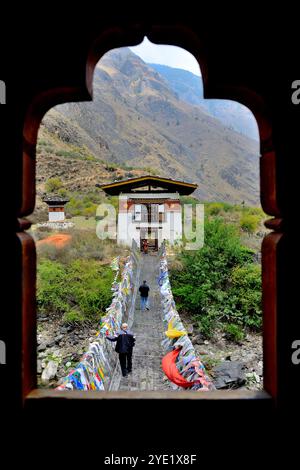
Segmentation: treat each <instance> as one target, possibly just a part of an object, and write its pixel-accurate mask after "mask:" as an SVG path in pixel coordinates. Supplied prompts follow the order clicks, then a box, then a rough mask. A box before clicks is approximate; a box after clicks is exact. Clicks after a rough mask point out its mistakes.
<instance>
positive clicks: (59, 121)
mask: <svg viewBox="0 0 300 470" xmlns="http://www.w3.org/2000/svg"><path fill="white" fill-rule="evenodd" d="M42 131H44V132H47V133H48V135H52V136H54V138H55V139H56V141H60V142H63V144H62V145H64V146H71V147H72V149H73V150H72V151H73V152H74V148H75V149H77V153H78V149H84V152H85V153H86V154H90V155H91V156H92V159H93V158H94V159H95V160H96V161H95V162H94V163H95V165H96V163H97V161H100V164H102V166H103V165H104V162H109V163H111V164H115V165H116V166H119V167H122V166H123V167H124V165H127V166H128V167H129V168H130V167H133V168H135V167H138V168H140V169H142V173H148V172H149V171H151V172H153V173H155V174H159V175H162V176H166V177H170V178H179V179H184V180H187V181H195V182H197V183H198V184H199V189H198V190H197V194H195V195H196V196H198V197H199V198H201V199H203V200H225V201H230V202H236V203H241V201H245V202H246V203H249V204H254V205H257V204H258V143H257V142H256V141H254V140H251V139H249V138H248V137H246V136H244V135H241V134H240V133H238V132H235V131H233V130H232V129H229V128H228V127H226V126H225V125H224V124H223V123H222V122H221V121H220V120H217V119H215V118H214V117H212V116H211V115H209V114H208V112H207V111H206V110H205V109H204V108H203V107H201V106H199V105H198V104H195V105H193V104H191V103H188V102H187V101H186V100H183V99H180V96H179V95H178V93H177V92H176V90H173V89H172V88H171V85H170V83H169V82H168V81H167V80H166V79H165V78H164V77H163V76H162V75H160V74H159V73H158V72H157V71H155V70H154V69H153V68H151V67H150V66H149V65H147V64H145V63H144V62H143V61H142V60H141V59H140V58H139V57H137V56H136V55H135V54H133V53H132V52H131V51H130V50H129V49H127V48H122V49H117V50H114V51H111V52H109V53H108V54H106V55H105V56H104V57H103V58H102V59H101V61H100V62H99V64H98V65H97V68H96V70H95V76H94V99H93V102H90V103H69V104H64V105H60V106H57V107H56V108H55V109H53V110H51V111H50V112H49V113H47V115H46V117H45V118H44V120H43V126H42ZM67 153H68V151H67ZM75 153H76V152H75ZM79 153H80V152H79ZM40 155H43V152H41V154H40ZM61 156H62V158H63V157H64V156H63V154H61ZM41 158H42V157H40V169H41V167H42V166H43V168H44V170H45V168H46V167H45V165H42V163H41V162H42V159H41ZM66 158H68V157H66ZM69 158H71V156H70V155H69ZM68 161H69V162H70V159H68ZM101 161H102V163H101ZM94 163H93V164H94ZM45 164H46V162H45ZM81 164H82V165H85V170H84V171H86V170H87V168H88V166H87V165H86V159H81V161H80V165H81ZM104 166H105V165H104ZM104 166H103V168H104ZM53 168H56V167H54V166H52V169H53ZM69 168H72V165H70V166H69ZM41 171H43V170H41ZM49 171H50V169H49ZM55 171H56V170H55ZM99 171H100V168H99V170H98V168H97V169H96V166H95V168H93V169H91V175H93V177H94V175H95V172H98V175H100V173H99ZM44 173H45V174H47V173H48V170H45V171H44ZM50 173H51V176H53V171H50ZM125 173H126V172H124V176H125V177H126V175H125ZM80 174H81V172H80V171H79V170H78V169H77V170H76V175H77V178H80ZM49 176H50V175H49ZM74 176H75V175H74ZM106 176H107V177H108V179H109V178H111V179H115V178H114V175H111V174H108V175H106ZM119 177H120V175H119ZM90 183H91V184H92V181H91V182H90Z"/></svg>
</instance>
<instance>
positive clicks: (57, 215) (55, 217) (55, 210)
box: [43, 195, 69, 222]
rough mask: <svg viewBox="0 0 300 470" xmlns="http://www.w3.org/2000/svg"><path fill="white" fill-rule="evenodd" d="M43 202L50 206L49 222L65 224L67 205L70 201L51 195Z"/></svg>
mask: <svg viewBox="0 0 300 470" xmlns="http://www.w3.org/2000/svg"><path fill="white" fill-rule="evenodd" d="M43 202H45V203H46V204H47V205H48V222H64V220H65V204H67V202H69V199H67V198H65V197H61V196H56V195H53V196H52V195H51V196H46V197H44V198H43Z"/></svg>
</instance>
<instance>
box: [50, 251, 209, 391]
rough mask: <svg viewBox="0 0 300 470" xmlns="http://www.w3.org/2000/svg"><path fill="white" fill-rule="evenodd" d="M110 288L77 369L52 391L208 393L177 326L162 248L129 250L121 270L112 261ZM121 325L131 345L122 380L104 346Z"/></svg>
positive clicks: (180, 326) (187, 341)
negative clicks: (143, 305) (143, 294)
mask: <svg viewBox="0 0 300 470" xmlns="http://www.w3.org/2000/svg"><path fill="white" fill-rule="evenodd" d="M112 267H113V269H114V270H115V271H116V274H115V280H114V282H113V285H112V290H113V299H112V303H111V305H110V307H109V308H108V309H107V312H106V315H105V316H104V317H103V318H102V321H101V324H100V329H99V332H98V334H97V336H96V337H95V340H94V341H93V342H91V343H90V347H89V350H88V351H87V352H86V353H85V354H84V355H83V357H82V359H81V361H80V362H79V364H78V365H77V366H76V367H75V368H74V369H73V370H71V371H70V372H69V374H68V375H67V377H65V378H64V380H63V381H62V383H61V384H60V385H59V386H58V387H57V389H58V390H73V389H80V390H106V391H112V390H120V391H128V390H137V391H154V390H174V391H176V390H182V389H185V390H197V391H207V390H213V389H214V386H213V383H212V381H211V379H210V378H209V376H208V375H207V373H206V371H205V368H204V366H203V364H202V363H201V361H200V360H199V358H197V356H196V353H195V350H194V348H193V345H192V343H191V341H190V339H189V337H188V335H187V332H186V330H185V328H184V326H183V324H182V322H181V319H180V316H179V314H178V312H177V310H176V304H175V302H174V299H173V295H172V290H171V285H170V281H169V276H168V264H167V256H166V249H165V246H164V245H162V246H161V248H160V250H159V251H158V252H150V253H149V254H147V255H145V254H142V253H140V252H139V250H138V249H137V246H136V245H135V244H134V245H133V247H132V250H131V254H130V256H129V257H128V258H127V259H126V260H125V262H124V263H123V265H122V266H121V263H120V259H119V258H117V259H116V260H114V262H113V264H112ZM143 280H147V283H148V285H149V287H150V296H149V303H150V309H149V310H141V309H140V298H139V295H138V287H139V285H140V284H141V283H142V281H143ZM124 321H126V322H127V323H128V325H129V328H130V330H132V332H133V334H134V336H135V338H136V341H135V347H134V348H133V356H132V363H133V368H132V373H131V374H129V375H128V376H126V377H122V374H121V369H120V365H119V361H118V354H117V353H116V352H115V350H114V349H115V343H111V342H110V341H107V340H106V338H105V336H106V335H107V334H110V335H114V334H116V333H117V332H118V330H119V329H120V326H121V323H122V322H124Z"/></svg>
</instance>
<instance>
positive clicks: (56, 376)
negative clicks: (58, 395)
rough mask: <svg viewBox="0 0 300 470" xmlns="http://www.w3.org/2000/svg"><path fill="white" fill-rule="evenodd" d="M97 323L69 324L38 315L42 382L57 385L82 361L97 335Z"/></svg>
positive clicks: (39, 358) (38, 364) (40, 383)
mask: <svg viewBox="0 0 300 470" xmlns="http://www.w3.org/2000/svg"><path fill="white" fill-rule="evenodd" d="M96 327H97V325H88V324H83V325H65V324H63V322H62V321H61V320H60V319H58V318H53V317H51V318H49V317H40V318H38V334H37V344H38V346H37V357H38V360H37V374H38V386H39V387H47V388H54V387H56V386H57V385H58V384H59V383H60V380H61V379H62V378H63V377H65V376H66V375H67V374H68V372H69V371H70V370H71V369H72V368H73V367H74V366H75V365H76V364H77V363H78V362H79V361H80V358H81V356H82V355H83V354H84V352H85V351H86V350H87V349H88V346H89V343H90V342H91V341H93V340H94V339H95V334H96V331H97V330H96Z"/></svg>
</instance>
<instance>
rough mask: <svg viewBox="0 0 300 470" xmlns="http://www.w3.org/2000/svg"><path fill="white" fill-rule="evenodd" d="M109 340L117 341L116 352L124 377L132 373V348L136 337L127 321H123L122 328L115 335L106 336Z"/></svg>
mask: <svg viewBox="0 0 300 470" xmlns="http://www.w3.org/2000/svg"><path fill="white" fill-rule="evenodd" d="M106 338H107V339H109V341H116V342H117V344H116V349H115V350H116V352H117V353H118V354H119V360H120V365H121V370H122V375H123V377H126V376H127V375H128V374H130V372H131V370H132V349H133V346H134V343H135V338H134V336H133V334H132V333H131V331H129V330H128V325H127V323H122V326H121V330H120V331H119V332H118V333H117V335H115V336H106Z"/></svg>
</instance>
